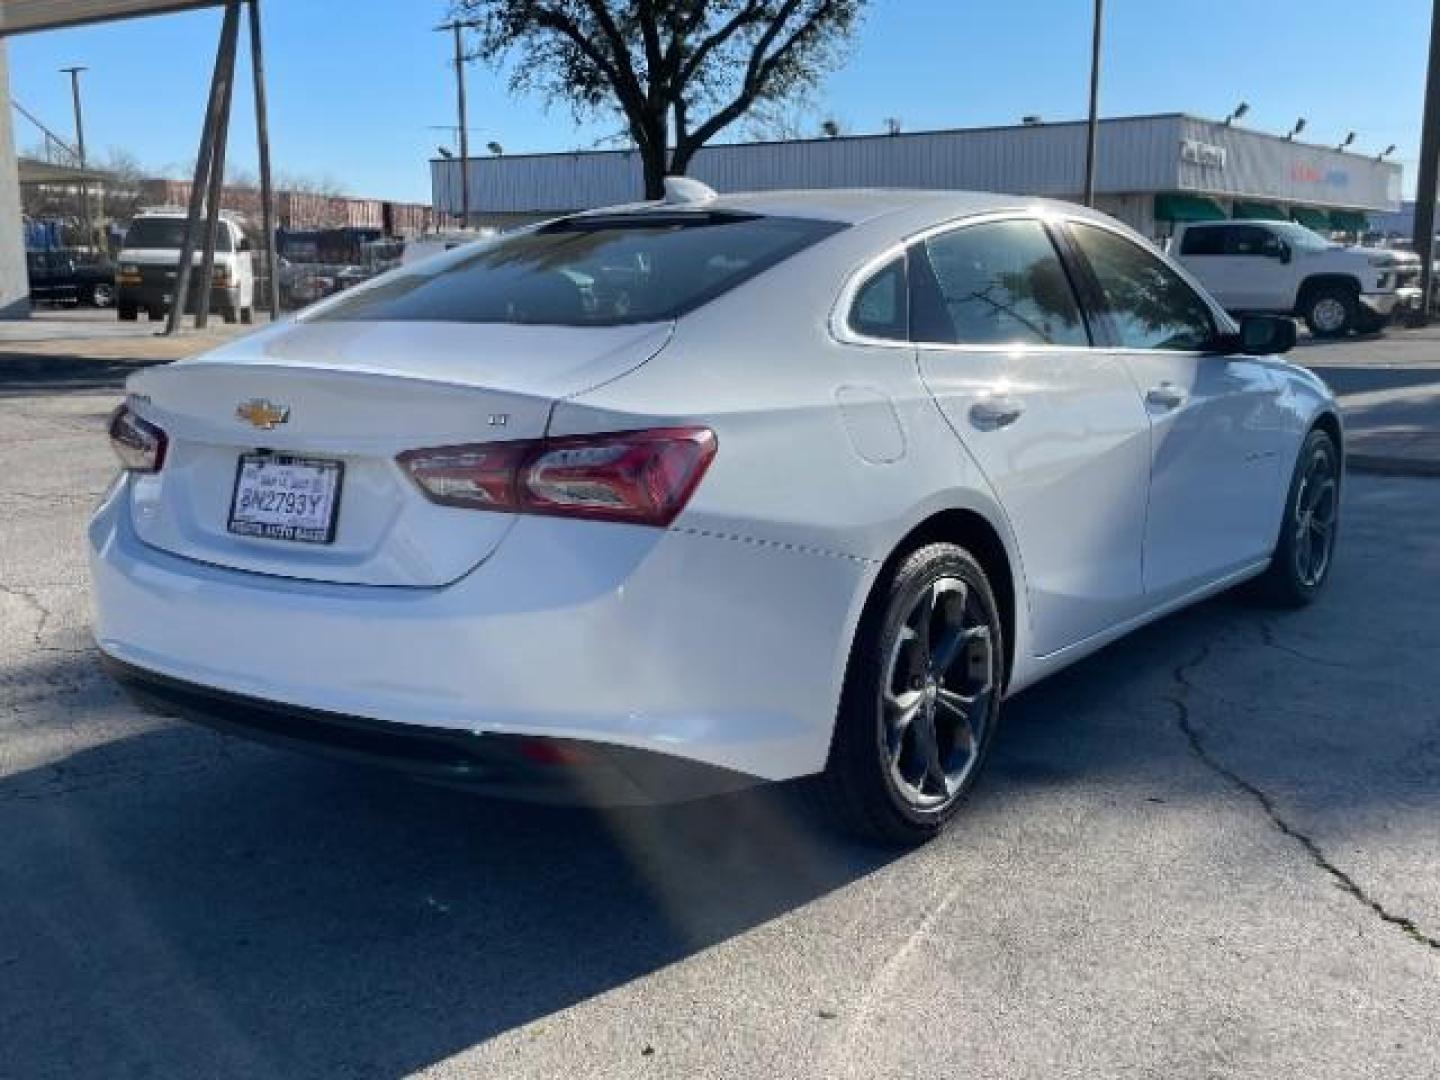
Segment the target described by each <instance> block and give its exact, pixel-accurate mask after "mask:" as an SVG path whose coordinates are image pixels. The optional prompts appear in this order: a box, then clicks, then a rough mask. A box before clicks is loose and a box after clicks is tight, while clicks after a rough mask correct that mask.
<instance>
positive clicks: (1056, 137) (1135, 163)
mask: <svg viewBox="0 0 1440 1080" xmlns="http://www.w3.org/2000/svg"><path fill="white" fill-rule="evenodd" d="M1085 133H1086V127H1085V124H1084V123H1083V122H1076V123H1068V122H1067V123H1055V124H1046V123H1038V124H1025V125H1020V126H1014V127H995V128H964V129H957V130H949V131H922V132H913V133H904V134H896V135H889V134H882V135H863V136H849V137H845V136H842V137H839V138H833V139H832V138H821V139H806V140H797V141H790V142H758V143H736V144H726V145H716V146H710V147H706V148H705V149H703V150H701V151H700V152H699V153H698V154H697V155H696V157H695V160H694V164H693V167H692V168H691V170H690V175H692V176H694V177H695V178H697V179H699V180H703V181H704V182H705V183H707V184H709V185H711V186H712V187H714V188H716V189H717V190H719V191H722V192H729V191H763V190H777V189H789V188H798V189H807V188H834V187H900V188H940V189H950V190H967V189H968V190H976V191H994V192H1007V193H1013V194H1018V195H1043V196H1049V197H1052V198H1062V199H1078V198H1079V197H1080V192H1081V190H1082V187H1083V180H1084V171H1085ZM461 167H462V165H461V162H459V161H457V160H446V159H436V160H434V161H432V162H431V163H430V169H431V183H432V187H433V191H434V205H435V210H436V213H437V215H439V214H442V213H444V214H452V215H454V214H458V213H459V212H460V205H461V196H460V188H461V183H460V170H461ZM466 167H467V168H468V169H469V183H470V201H471V211H472V213H471V217H472V221H473V222H475V223H478V224H504V223H507V222H516V221H525V220H531V219H534V218H536V217H540V216H544V215H550V214H555V213H561V212H566V211H572V210H582V209H589V208H592V207H597V206H607V205H612V204H616V203H625V202H634V201H636V200H637V199H639V198H640V197H641V192H642V190H643V188H642V184H641V166H640V156H639V154H638V153H636V152H634V151H631V150H608V151H577V152H574V153H558V154H527V155H519V154H517V155H507V156H503V157H488V158H471V159H470V160H469V162H468V163H466ZM1096 192H1097V199H1096V203H1097V206H1098V207H1099V208H1100V209H1102V210H1105V211H1107V212H1109V213H1111V214H1113V215H1115V216H1116V217H1118V218H1120V219H1121V220H1123V221H1126V222H1128V223H1129V224H1131V225H1133V226H1134V227H1136V228H1137V229H1139V230H1140V231H1142V232H1144V233H1146V234H1147V235H1150V236H1160V235H1164V234H1166V233H1168V232H1169V231H1170V229H1171V227H1172V226H1173V223H1174V222H1176V221H1186V220H1196V219H1202V218H1218V217H1231V216H1235V217H1294V218H1295V219H1296V220H1299V221H1302V222H1304V223H1305V224H1309V225H1311V226H1312V227H1317V228H1322V229H1330V230H1339V231H1348V232H1355V231H1361V230H1363V228H1364V215H1365V214H1367V213H1372V212H1380V211H1387V210H1393V209H1395V208H1396V207H1398V206H1399V203H1400V166H1399V165H1398V164H1395V163H1393V162H1386V161H1378V160H1376V159H1375V158H1373V157H1366V156H1362V155H1359V154H1353V153H1345V152H1342V151H1339V150H1335V149H1332V148H1329V147H1324V146H1317V145H1314V144H1311V143H1303V142H1296V141H1292V140H1290V139H1285V138H1281V137H1279V136H1275V135H1269V134H1266V133H1264V132H1259V131H1253V130H1250V129H1247V128H1241V127H1235V126H1232V125H1227V124H1223V123H1218V122H1216V121H1211V120H1203V119H1199V118H1197V117H1193V116H1188V115H1185V114H1181V113H1167V114H1160V115H1155V116H1134V117H1123V118H1116V119H1111V120H1104V121H1102V122H1101V124H1100V131H1099V135H1098V157H1097V165H1096Z"/></svg>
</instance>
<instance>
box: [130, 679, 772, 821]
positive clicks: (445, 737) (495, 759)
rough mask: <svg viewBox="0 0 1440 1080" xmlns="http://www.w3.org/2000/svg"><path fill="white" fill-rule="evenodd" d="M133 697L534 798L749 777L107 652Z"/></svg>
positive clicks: (614, 794) (578, 799)
mask: <svg viewBox="0 0 1440 1080" xmlns="http://www.w3.org/2000/svg"><path fill="white" fill-rule="evenodd" d="M102 662H103V665H104V667H105V670H106V671H107V672H108V673H109V675H110V676H111V677H112V678H114V679H115V681H116V682H118V683H119V684H120V686H121V687H122V688H123V689H124V690H125V691H126V693H128V694H129V695H130V697H131V698H133V699H134V700H135V701H136V702H137V703H138V704H139V705H141V706H142V707H143V708H145V709H147V710H148V711H150V712H154V713H158V714H160V715H163V716H172V717H178V718H180V719H183V720H190V721H193V722H195V723H199V724H203V725H205V726H206V727H210V728H214V729H216V730H217V731H221V732H224V733H226V734H229V735H238V736H241V737H243V738H248V739H252V740H254V741H256V742H262V743H267V744H270V745H273V746H278V747H281V748H284V749H288V750H298V751H301V752H303V753H310V754H317V755H320V756H323V757H329V758H335V759H338V760H342V761H348V762H352V763H355V764H361V765H376V766H381V767H384V768H388V769H396V770H399V771H402V772H405V773H409V774H411V775H414V776H416V777H419V778H421V779H426V780H433V781H437V782H440V783H445V784H450V785H455V786H463V787H466V788H473V789H476V790H478V791H482V792H485V793H487V794H494V795H502V796H505V797H507V798H513V799H521V800H525V801H530V802H545V803H566V804H579V805H636V804H649V803H671V802H684V801H686V800H691V799H701V798H706V797H709V796H712V795H719V794H723V793H725V792H729V791H737V790H741V789H743V788H746V787H750V786H752V785H753V784H755V782H756V779H755V778H754V777H751V776H747V775H745V774H744V773H738V772H734V771H732V770H729V769H722V768H717V767H714V766H708V765H700V764H697V763H695V762H693V761H687V760H685V759H684V758H677V757H673V756H671V755H668V754H658V753H653V752H650V751H645V750H634V749H630V748H628V747H621V746H607V745H604V744H599V743H586V742H580V741H576V740H573V739H545V738H532V737H528V736H521V735H495V734H486V733H477V732H470V731H457V730H454V729H451V728H433V727H421V726H419V725H415V724H389V723H385V722H383V721H378V720H369V719H366V718H364V717H359V716H346V715H343V714H340V713H332V712H325V711H323V710H319V709H306V708H302V707H299V706H295V705H285V704H282V703H280V702H275V701H267V700H265V699H263V698H255V697H247V696H245V695H243V694H232V693H228V692H226V691H223V690H215V689H212V688H210V687H206V686H200V685H198V684H196V683H189V682H184V681H182V680H180V679H172V678H169V677H167V676H165V675H160V674H158V673H156V672H153V671H146V670H145V669H143V668H139V667H136V666H134V665H133V664H127V663H124V662H123V661H120V660H116V659H114V658H113V657H108V656H107V657H104V658H103V661H102Z"/></svg>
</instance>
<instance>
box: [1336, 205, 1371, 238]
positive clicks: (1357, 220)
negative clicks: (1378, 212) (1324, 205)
mask: <svg viewBox="0 0 1440 1080" xmlns="http://www.w3.org/2000/svg"><path fill="white" fill-rule="evenodd" d="M1369 227H1370V219H1369V218H1367V217H1366V216H1365V215H1364V214H1362V213H1361V212H1360V211H1359V210H1331V211H1330V228H1332V229H1334V230H1335V231H1336V232H1349V233H1363V232H1364V231H1365V230H1366V229H1368V228H1369Z"/></svg>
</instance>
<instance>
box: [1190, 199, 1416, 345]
mask: <svg viewBox="0 0 1440 1080" xmlns="http://www.w3.org/2000/svg"><path fill="white" fill-rule="evenodd" d="M1173 250H1174V251H1176V252H1177V253H1178V254H1179V257H1180V262H1181V264H1183V265H1184V266H1185V268H1186V269H1187V270H1189V271H1190V272H1191V273H1192V274H1194V275H1195V276H1196V277H1197V278H1198V279H1199V280H1200V282H1201V283H1202V284H1203V285H1204V286H1205V287H1206V288H1207V289H1208V290H1209V291H1210V294H1211V295H1212V296H1214V297H1215V299H1217V300H1219V301H1220V303H1221V304H1223V305H1224V306H1225V309H1226V310H1227V311H1231V312H1271V313H1274V314H1278V315H1295V316H1298V317H1300V318H1302V319H1304V320H1305V324H1306V325H1307V326H1308V327H1309V328H1310V332H1311V333H1312V334H1314V335H1315V336H1316V337H1341V336H1343V335H1345V334H1347V333H1349V332H1350V331H1352V330H1355V331H1360V332H1362V333H1372V332H1374V331H1376V330H1379V329H1381V328H1382V327H1383V326H1384V325H1385V322H1386V320H1387V319H1389V317H1390V316H1391V315H1392V314H1394V313H1395V312H1396V311H1405V310H1413V309H1415V308H1417V307H1418V306H1419V304H1420V287H1419V286H1420V260H1419V258H1417V257H1416V256H1415V255H1414V254H1410V253H1406V252H1403V251H1393V250H1387V249H1384V248H1363V247H1341V246H1340V245H1339V244H1334V243H1331V242H1330V241H1329V240H1327V239H1325V238H1324V237H1323V236H1321V235H1319V234H1318V233H1315V232H1312V231H1311V230H1309V229H1307V228H1305V226H1303V225H1298V224H1296V223H1294V222H1291V221H1204V222H1195V223H1194V224H1191V225H1187V226H1184V227H1183V228H1182V229H1181V230H1180V232H1179V234H1178V235H1177V237H1176V241H1175V245H1174V248H1173Z"/></svg>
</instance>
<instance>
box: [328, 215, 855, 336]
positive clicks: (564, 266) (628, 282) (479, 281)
mask: <svg viewBox="0 0 1440 1080" xmlns="http://www.w3.org/2000/svg"><path fill="white" fill-rule="evenodd" d="M842 228H844V225H842V224H841V223H839V222H831V221H816V220H812V219H807V218H785V217H763V216H759V215H754V214H734V213H710V212H696V211H686V212H677V213H645V214H625V215H599V216H593V217H580V218H567V219H565V220H563V221H558V222H554V223H552V224H550V225H546V226H542V227H541V228H538V229H531V230H527V231H525V232H521V233H516V234H513V235H510V236H504V237H501V238H499V239H498V240H495V241H493V242H491V243H488V244H485V245H483V246H481V247H479V248H478V249H474V250H472V249H466V250H465V251H464V252H457V254H456V256H455V257H451V258H441V259H438V260H436V261H435V262H421V263H417V264H415V265H414V266H412V267H409V268H406V269H403V270H400V271H398V272H396V273H395V274H393V275H388V276H387V277H386V278H385V279H383V280H381V281H379V282H377V283H376V284H375V285H374V286H373V287H370V288H367V289H363V290H359V291H357V292H355V293H352V294H350V295H349V296H347V297H345V298H344V299H342V300H340V301H339V302H338V303H336V304H335V305H334V306H333V307H330V308H328V309H326V310H323V311H321V312H318V313H317V314H316V315H314V316H312V318H313V319H314V320H315V321H317V322H342V321H360V320H365V321H378V322H465V323H523V324H537V325H558V326H618V325H622V324H625V323H643V322H660V321H664V320H668V319H674V318H677V317H678V316H680V315H683V314H685V313H686V312H687V311H692V310H694V309H695V308H697V307H699V306H700V305H702V304H705V303H708V302H709V301H711V300H713V299H715V298H716V297H717V296H719V295H721V294H722V293H725V292H728V291H729V290H730V289H733V288H735V287H736V286H737V285H739V284H741V283H742V282H744V281H746V280H748V279H750V278H752V277H754V276H755V275H756V274H759V273H761V272H763V271H765V270H767V269H769V268H770V267H772V266H774V265H775V264H776V263H779V262H780V261H782V260H784V259H787V258H789V257H790V256H792V255H794V254H795V253H797V252H799V251H801V250H803V249H804V248H807V247H809V246H810V245H811V244H814V243H817V242H818V241H820V240H822V239H824V238H825V237H827V236H830V235H832V234H833V233H836V232H838V231H839V230H841V229H842Z"/></svg>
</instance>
